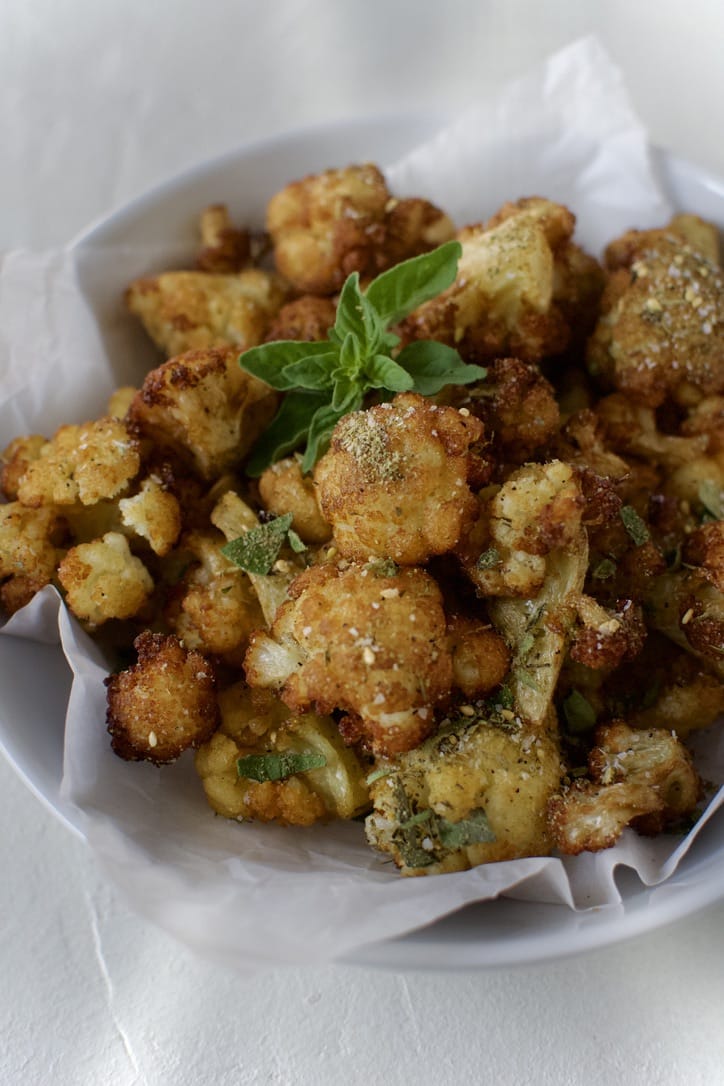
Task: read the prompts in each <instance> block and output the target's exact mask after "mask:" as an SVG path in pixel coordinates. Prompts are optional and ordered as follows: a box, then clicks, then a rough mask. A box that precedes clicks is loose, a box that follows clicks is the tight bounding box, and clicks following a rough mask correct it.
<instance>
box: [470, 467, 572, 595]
mask: <svg viewBox="0 0 724 1086" xmlns="http://www.w3.org/2000/svg"><path fill="white" fill-rule="evenodd" d="M583 505H584V501H583V495H582V493H581V488H580V485H579V483H578V480H577V478H576V473H575V471H574V469H573V468H572V467H571V466H570V465H569V464H564V463H563V462H562V461H561V460H551V461H549V462H548V463H547V464H525V465H524V466H523V467H522V468H518V470H517V471H514V472H513V473H512V474H511V475H510V476H509V477H508V479H507V480H506V481H505V483H503V485H502V486H501V487H500V488H499V489H498V490H497V491H496V492H495V493H494V494H493V496H492V497H488V498H487V500H486V498H485V495H484V492H483V502H482V506H481V515H480V517H479V520H478V522H477V524H476V525H475V526H474V528H473V530H472V531H471V532H470V534H469V535H468V537H467V538H464V539H463V541H462V543H461V546H460V548H459V550H458V554H459V557H460V560H461V562H462V565H463V568H464V570H465V572H466V573H467V575H468V576H469V577H470V579H471V581H472V582H473V584H474V585H475V586H476V588H477V589H478V590H479V592H480V593H481V595H483V596H533V595H535V594H536V593H537V592H538V591H539V590H540V588H541V586H542V585H543V582H544V580H545V577H546V556H547V555H548V554H550V552H551V551H553V550H555V549H557V548H561V547H567V546H570V545H572V544H573V543H574V541H575V540H576V539H577V537H578V535H579V533H580V531H581V515H582V509H583ZM486 544H487V546H486ZM483 548H485V549H483Z"/></svg>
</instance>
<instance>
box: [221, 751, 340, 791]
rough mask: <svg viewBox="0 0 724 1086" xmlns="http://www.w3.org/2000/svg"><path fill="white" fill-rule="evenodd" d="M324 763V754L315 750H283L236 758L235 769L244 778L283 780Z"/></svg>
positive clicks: (251, 779) (319, 766) (261, 780)
mask: <svg viewBox="0 0 724 1086" xmlns="http://www.w3.org/2000/svg"><path fill="white" fill-rule="evenodd" d="M326 764H327V759H326V758H325V756H324V755H323V754H320V753H319V752H318V751H315V750H310V751H304V752H303V753H296V752H295V751H291V750H283V751H280V752H279V753H276V752H272V753H269V754H247V755H245V756H244V757H243V758H239V759H238V760H237V763H236V771H237V773H238V775H239V776H240V777H244V778H245V780H250V781H260V782H262V783H264V782H265V781H283V780H286V778H287V777H293V776H294V775H295V774H296V773H306V772H307V771H308V770H310V769H321V768H322V766H325V765H326Z"/></svg>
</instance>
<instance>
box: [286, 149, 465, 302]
mask: <svg viewBox="0 0 724 1086" xmlns="http://www.w3.org/2000/svg"><path fill="white" fill-rule="evenodd" d="M267 229H268V231H269V233H270V235H271V238H272V241H273V243H274V258H275V260H276V265H277V268H278V270H279V271H280V272H281V274H282V275H283V276H284V277H285V278H286V279H288V280H289V282H290V283H291V284H292V285H293V286H294V287H295V288H296V289H297V290H298V291H300V292H301V293H310V294H334V292H335V291H337V290H339V288H340V287H341V286H342V284H343V283H344V281H345V279H346V278H347V276H348V275H349V274H350V273H351V272H355V271H356V272H359V273H360V275H361V276H362V277H368V276H373V275H376V274H377V273H378V272H380V271H382V270H384V269H385V268H387V267H390V266H391V265H392V264H396V263H398V262H399V261H401V260H406V259H407V258H408V257H411V256H416V255H418V254H419V253H422V252H425V251H426V250H427V249H434V248H435V246H437V245H441V244H442V243H443V242H444V241H449V240H450V238H451V237H452V235H453V232H454V228H453V225H452V222H451V221H450V219H449V218H448V217H447V215H444V214H443V213H442V212H441V211H440V210H439V209H438V208H436V207H435V206H434V205H433V204H430V203H428V202H427V201H426V200H418V199H412V200H395V199H394V198H393V197H391V195H390V192H389V190H388V188H387V185H386V183H385V179H384V177H383V175H382V173H381V172H380V170H379V169H378V168H377V166H373V165H370V164H367V165H362V166H354V165H353V166H348V167H346V168H345V169H334V170H325V171H324V172H323V173H320V174H316V175H312V176H309V177H305V178H303V179H302V180H301V181H294V182H292V184H290V185H287V186H286V187H285V188H283V189H282V190H281V191H280V192H278V193H276V195H275V196H273V197H272V199H271V200H270V201H269V204H268V207H267Z"/></svg>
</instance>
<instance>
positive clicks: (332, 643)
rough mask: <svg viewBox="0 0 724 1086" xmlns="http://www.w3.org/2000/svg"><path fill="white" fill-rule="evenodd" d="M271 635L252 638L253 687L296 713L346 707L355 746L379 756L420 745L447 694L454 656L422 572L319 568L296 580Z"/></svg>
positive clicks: (437, 597)
mask: <svg viewBox="0 0 724 1086" xmlns="http://www.w3.org/2000/svg"><path fill="white" fill-rule="evenodd" d="M289 597H290V598H289V600H287V602H286V603H284V604H282V606H281V607H280V609H279V611H278V612H277V615H276V618H275V619H274V623H273V626H272V628H271V631H270V633H269V634H266V633H262V632H256V633H254V634H252V637H251V643H250V646H249V651H248V652H247V655H246V660H245V662H244V666H245V669H246V677H247V681H248V682H249V684H250V685H251V686H261V687H268V688H271V689H275V690H278V691H279V692H280V695H281V697H282V699H283V701H284V702H286V704H287V705H288V706H289V707H290V708H291V709H292V710H293V711H295V712H296V711H300V710H304V709H307V708H308V707H309V706H311V705H314V706H316V708H317V711H318V712H322V713H328V712H331V711H332V710H333V709H338V710H343V711H345V712H346V713H347V714H348V717H347V718H346V719H345V720H343V721H342V722H341V723H340V730H341V731H342V734H343V735H344V736H345V738H346V739H348V740H349V741H350V742H357V741H364V742H365V743H366V744H368V745H369V746H370V747H371V749H372V750H374V751H375V752H376V753H382V754H394V753H397V752H399V751H403V750H409V749H410V748H411V747H414V746H416V745H417V744H418V743H420V742H421V741H422V739H423V738H424V737H425V736H426V735H428V734H429V733H430V730H431V729H432V728H433V726H434V711H435V709H436V707H437V706H439V705H440V704H441V703H442V702H443V701H444V700H445V699H446V698H447V697H448V695H449V693H450V687H451V684H452V662H451V658H450V652H449V650H448V648H447V644H446V622H445V614H444V611H443V604H442V596H441V594H440V590H439V588H438V586H437V584H436V583H435V581H434V580H433V579H432V578H431V577H429V576H428V575H427V574H426V573H425V572H424V571H423V570H420V569H411V568H405V569H400V570H397V569H394V567H393V569H388V568H387V566H386V565H385V563H382V562H377V563H376V562H370V563H369V564H368V565H362V564H361V563H356V564H350V563H347V562H346V561H342V562H341V563H339V564H334V565H333V564H327V565H321V566H313V567H311V568H310V569H308V570H306V571H305V572H304V573H302V574H300V575H299V576H298V577H296V578H295V579H294V581H293V582H292V584H291V586H290V588H289Z"/></svg>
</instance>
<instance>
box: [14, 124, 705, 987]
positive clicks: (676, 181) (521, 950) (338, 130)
mask: <svg viewBox="0 0 724 1086" xmlns="http://www.w3.org/2000/svg"><path fill="white" fill-rule="evenodd" d="M436 127H437V123H436V121H435V120H431V119H430V118H420V117H405V118H395V117H391V118H386V119H382V120H380V119H374V120H363V121H357V122H354V123H352V124H344V125H342V124H335V125H331V126H326V127H323V128H314V129H310V130H307V131H302V132H296V133H294V134H292V135H286V136H282V137H278V138H274V139H271V140H267V141H264V142H260V143H256V144H253V145H250V146H247V147H243V148H240V149H239V150H238V151H234V152H232V153H230V154H227V155H225V156H224V157H222V158H218V159H215V160H213V161H211V162H208V163H205V164H204V165H202V166H199V167H197V168H196V169H193V170H191V171H189V172H187V173H184V174H182V175H181V176H180V177H177V178H175V179H173V180H171V181H169V182H168V183H166V184H164V185H161V186H159V187H157V188H155V189H154V190H152V191H151V192H150V193H148V194H147V195H145V196H143V197H141V198H139V199H137V200H135V201H133V202H132V203H131V204H129V205H128V206H127V207H125V208H123V209H122V210H120V211H117V212H115V213H114V214H112V215H110V216H109V217H107V218H106V219H104V220H102V221H101V222H99V223H97V224H95V225H93V226H92V227H91V228H89V229H88V230H87V231H86V232H84V234H83V235H82V236H81V237H80V238H78V239H77V241H76V242H75V247H76V251H77V252H78V254H79V256H80V257H81V284H82V288H83V291H84V293H85V296H86V298H87V300H88V302H89V304H90V306H91V308H92V310H93V311H94V313H95V314H96V316H97V319H98V323H99V327H100V329H101V332H102V334H103V335H104V336H105V338H106V346H107V348H108V350H109V351H110V352H111V356H113V353H114V352H116V353H120V352H121V351H122V350H124V349H127V346H128V343H129V342H131V340H133V343H134V349H135V350H137V351H138V350H143V351H147V352H149V361H150V360H151V358H152V357H153V356H152V354H151V353H150V351H149V348H148V347H147V346H142V339H141V337H140V336H139V335H138V333H137V332H136V330H135V329H134V328H133V327H132V325H131V323H130V322H128V323H126V322H124V321H119V320H118V317H119V315H120V312H121V302H120V297H121V292H122V288H123V286H124V285H125V284H124V282H123V281H120V282H119V283H117V284H114V285H113V287H112V289H109V287H108V286H107V285H105V286H102V287H99V285H98V284H97V283H96V282H95V280H94V278H93V275H92V263H93V259H92V258H93V255H94V253H96V252H97V251H98V250H101V249H103V248H105V247H107V246H134V247H138V249H139V251H140V250H141V249H142V248H144V247H145V248H148V249H149V251H152V250H153V247H154V246H155V245H158V246H161V247H163V246H167V245H168V242H169V239H174V242H175V243H178V245H179V247H180V249H184V248H186V249H187V250H188V251H189V252H192V251H193V248H194V245H195V240H196V239H195V231H196V223H197V217H198V212H199V209H200V208H202V207H204V206H205V205H207V204H209V203H216V202H225V203H227V204H228V206H229V208H230V210H231V212H232V215H233V216H234V217H235V218H237V219H239V220H244V221H251V222H253V221H257V222H261V221H262V220H263V210H264V207H265V204H266V201H267V199H268V197H269V194H270V193H272V192H274V191H275V190H276V189H277V188H279V187H281V186H282V185H283V184H285V183H286V182H287V181H289V180H290V179H291V178H294V177H299V176H302V175H303V174H304V173H306V172H312V171H316V170H318V169H321V168H323V167H325V166H327V165H331V164H342V163H345V162H349V161H360V160H364V161H376V162H379V163H380V164H382V165H384V164H385V163H386V162H389V161H393V160H394V159H395V158H397V157H399V156H400V155H401V154H402V153H404V152H405V151H406V150H408V149H410V148H412V147H414V146H415V145H416V144H417V143H419V142H420V141H421V140H422V139H424V138H425V137H426V136H429V135H430V134H432V132H433V131H434V130H435V128H436ZM654 155H655V164H656V167H657V170H658V172H659V174H660V177H661V180H662V183H663V185H664V187H665V189H667V190H668V193H669V195H670V197H671V199H672V202H673V203H674V205H675V206H677V207H680V208H681V209H686V210H688V211H694V212H697V213H699V214H700V215H702V216H704V217H706V218H709V219H711V220H713V221H716V222H718V223H719V225H720V226H724V184H723V183H722V182H721V181H719V180H718V179H716V178H714V177H712V176H710V175H708V174H707V173H705V172H704V171H702V170H700V169H698V168H697V167H695V166H693V165H691V164H690V163H687V162H684V161H682V160H681V159H679V158H677V157H676V156H674V155H672V154H669V153H666V152H662V151H657V152H655V153H654ZM84 268H85V269H86V272H85V273H84V271H83V269H84ZM142 270H144V269H138V272H139V273H140V272H141V271H142ZM128 337H130V339H129V338H128ZM5 436H6V435H3V437H5ZM8 436H9V435H8ZM31 674H42V675H43V682H42V683H38V684H28V683H27V682H26V681H25V677H26V676H28V675H31ZM69 684H70V676H69V674H68V669H67V666H66V664H65V661H64V659H63V656H62V653H61V651H60V649H59V648H56V647H53V646H48V645H39V644H36V643H33V642H30V641H22V640H16V639H11V638H3V639H2V652H0V689H2V704H0V749H2V751H3V753H4V754H5V756H6V758H7V759H8V761H9V762H10V763H11V765H13V766H14V768H15V769H16V771H17V772H18V774H19V775H20V776H21V778H22V779H23V780H24V781H25V782H26V784H27V785H28V787H29V788H31V789H32V791H33V792H34V793H35V794H36V796H38V798H39V799H40V800H41V801H42V802H43V803H44V804H45V805H46V806H47V807H48V808H49V809H50V810H51V811H52V812H53V813H54V814H55V815H57V816H58V817H59V818H61V819H63V820H64V821H65V822H66V824H67V825H68V826H69V828H71V829H72V830H74V831H76V832H78V833H81V832H82V831H81V829H80V823H79V821H78V815H77V811H76V810H75V808H74V807H72V806H70V805H69V804H67V803H66V802H65V801H64V800H63V799H62V797H61V794H60V783H61V777H62V771H63V729H64V715H65V707H66V704H67V699H68V691H69ZM714 823H716V820H714ZM714 823H712V824H710V825H708V826H707V827H706V828H705V830H704V831H703V833H702V834H701V836H700V837H699V839H698V840H697V841H696V842H695V844H694V846H693V848H692V849H691V851H690V852H689V853H688V855H687V856H686V857H685V859H684V860H683V862H682V863H681V865H680V867H679V868H678V870H677V872H676V874H675V875H674V876H672V877H671V878H670V879H669V880H667V881H666V883H664V884H662V885H660V886H657V887H654V888H647V887H645V886H644V885H643V884H642V883H641V882H640V881H639V880H638V878H637V877H636V876H635V875H633V874H632V873H631V872H630V871H629V870H628V869H621V870H622V871H623V874H622V876H621V880H620V884H619V888H620V890H621V892H622V897H623V902H622V904H621V905H620V906H607V907H605V908H602V909H600V910H591V911H586V912H574V911H572V910H570V909H568V908H567V907H565V906H562V905H542V904H537V903H536V904H533V903H527V902H522V901H513V900H510V899H503V900H498V901H491V902H485V903H481V904H477V905H471V906H467V907H466V908H465V909H463V910H461V911H459V912H457V913H455V914H454V915H452V916H450V917H448V918H446V919H444V920H441V921H438V922H436V923H434V924H432V925H430V926H428V927H426V928H423V929H421V930H419V931H416V932H414V933H412V934H410V935H408V936H405V937H402V938H397V939H394V940H388V941H386V942H381V943H378V944H375V945H373V946H368V947H366V948H365V949H364V950H360V951H358V952H356V953H355V954H354V955H352V956H351V957H350V958H348V959H347V960H349V961H353V962H355V963H358V964H363V965H383V966H385V967H394V968H412V967H424V968H480V967H484V966H502V965H512V964H518V963H523V962H534V961H542V960H546V959H551V958H557V957H560V956H562V955H566V954H571V953H574V952H576V951H580V950H584V949H589V948H593V947H599V946H603V945H606V944H610V943H613V942H617V941H619V940H622V939H625V938H628V937H631V936H634V935H636V934H638V933H640V932H644V931H650V930H652V929H653V928H656V927H659V926H661V925H662V924H666V923H668V922H670V921H673V920H675V919H677V918H681V917H684V916H686V915H688V914H690V913H692V912H694V911H695V910H697V909H700V908H702V907H704V906H706V905H709V904H711V903H713V902H715V901H717V900H718V899H720V898H721V897H722V896H724V822H723V821H722V820H721V819H719V820H718V824H714Z"/></svg>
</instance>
